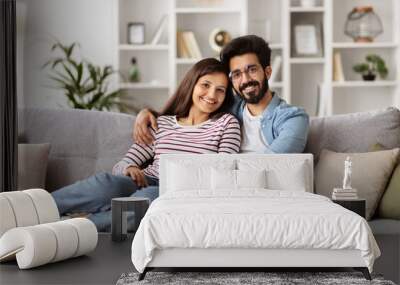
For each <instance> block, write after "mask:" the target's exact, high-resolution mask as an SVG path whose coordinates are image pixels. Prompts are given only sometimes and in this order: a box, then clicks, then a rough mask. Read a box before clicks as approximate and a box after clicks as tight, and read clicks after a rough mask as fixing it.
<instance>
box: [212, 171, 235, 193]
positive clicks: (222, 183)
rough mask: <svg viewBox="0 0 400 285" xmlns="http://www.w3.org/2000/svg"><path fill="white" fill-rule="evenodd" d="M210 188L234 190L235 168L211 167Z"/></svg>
mask: <svg viewBox="0 0 400 285" xmlns="http://www.w3.org/2000/svg"><path fill="white" fill-rule="evenodd" d="M211 189H212V190H219V189H224V190H236V170H231V169H217V168H215V167H212V168H211Z"/></svg>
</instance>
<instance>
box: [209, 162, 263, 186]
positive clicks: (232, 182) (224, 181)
mask: <svg viewBox="0 0 400 285" xmlns="http://www.w3.org/2000/svg"><path fill="white" fill-rule="evenodd" d="M266 186H267V176H266V171H265V169H262V170H226V169H216V168H212V169H211V189H212V190H214V191H218V190H225V191H227V190H228V191H235V190H240V189H241V188H266Z"/></svg>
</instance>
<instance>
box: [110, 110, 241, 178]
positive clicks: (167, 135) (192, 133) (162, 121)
mask: <svg viewBox="0 0 400 285" xmlns="http://www.w3.org/2000/svg"><path fill="white" fill-rule="evenodd" d="M157 124H158V130H157V131H154V130H152V134H153V137H154V141H153V143H152V144H146V145H141V144H136V143H134V144H133V145H132V146H131V147H130V149H129V151H128V153H127V154H126V155H125V157H124V158H123V159H122V160H121V161H119V162H118V163H117V164H116V165H114V168H113V174H115V175H124V174H125V170H126V169H127V168H128V167H129V166H137V167H141V166H142V165H143V164H145V163H146V162H147V161H149V160H150V159H152V158H154V160H153V163H152V164H151V165H149V166H148V167H147V168H146V169H144V174H145V175H148V176H151V177H155V178H158V169H159V162H160V155H162V154H166V153H198V154H206V153H238V152H239V149H240V140H241V134H240V125H239V122H238V120H237V119H236V118H235V117H234V116H233V115H231V114H224V115H222V116H221V117H220V118H218V119H216V120H212V119H210V120H208V121H206V122H204V123H202V124H200V125H197V126H182V125H179V124H178V122H177V120H176V117H175V116H160V117H158V119H157Z"/></svg>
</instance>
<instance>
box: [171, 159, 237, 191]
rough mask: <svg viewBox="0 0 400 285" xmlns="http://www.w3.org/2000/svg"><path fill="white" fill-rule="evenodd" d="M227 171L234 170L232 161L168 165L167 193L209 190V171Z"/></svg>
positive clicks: (186, 162)
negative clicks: (211, 163) (210, 163)
mask: <svg viewBox="0 0 400 285" xmlns="http://www.w3.org/2000/svg"><path fill="white" fill-rule="evenodd" d="M212 168H215V169H222V170H223V171H229V170H232V169H234V168H235V162H234V161H232V160H231V161H226V160H221V161H218V162H216V163H214V165H206V164H204V162H203V163H201V164H199V163H192V162H189V161H187V160H183V161H174V162H169V163H168V171H167V173H168V177H167V183H166V186H167V191H185V190H210V189H211V169H212Z"/></svg>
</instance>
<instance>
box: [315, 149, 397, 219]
mask: <svg viewBox="0 0 400 285" xmlns="http://www.w3.org/2000/svg"><path fill="white" fill-rule="evenodd" d="M398 155H399V149H398V148H396V149H392V150H384V151H374V152H366V153H337V152H333V151H329V150H322V152H321V154H320V156H319V162H318V164H317V166H316V168H315V188H316V193H317V194H320V195H324V196H326V197H329V198H331V196H332V190H333V188H335V187H338V188H340V187H342V183H343V174H344V161H345V160H346V157H347V156H350V157H351V159H352V179H351V186H352V187H353V188H355V189H357V190H358V196H359V197H360V198H362V199H366V218H367V220H369V219H371V218H372V216H373V215H374V213H375V210H376V207H377V205H378V202H379V200H380V198H381V196H382V194H383V192H384V191H385V187H386V184H387V182H388V179H389V178H390V175H391V174H392V171H393V168H394V166H395V165H396V162H397V159H398Z"/></svg>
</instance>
